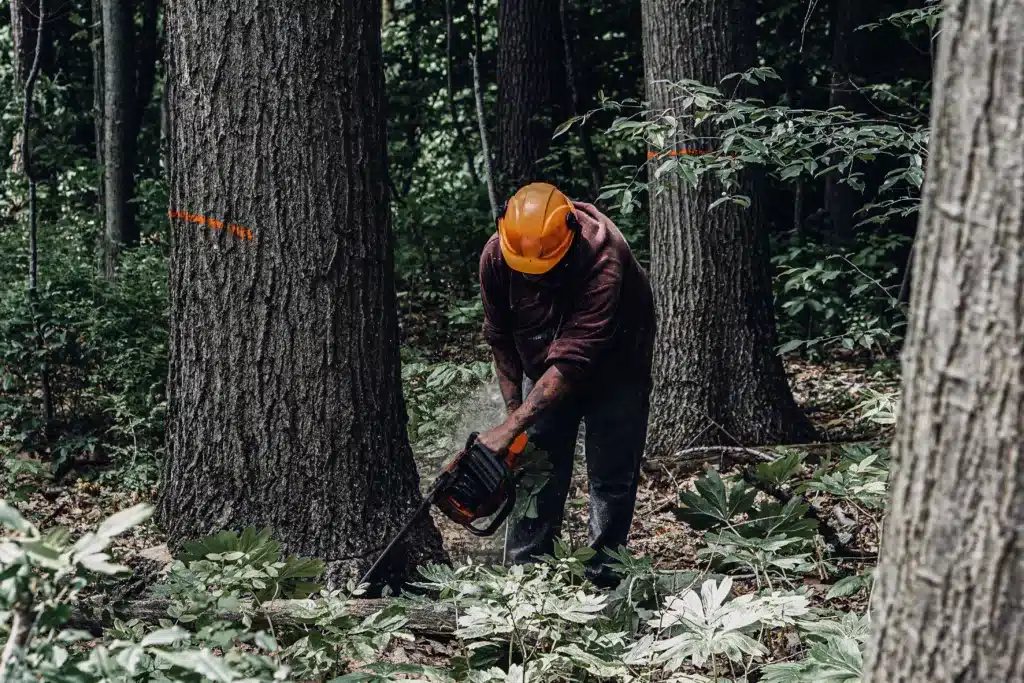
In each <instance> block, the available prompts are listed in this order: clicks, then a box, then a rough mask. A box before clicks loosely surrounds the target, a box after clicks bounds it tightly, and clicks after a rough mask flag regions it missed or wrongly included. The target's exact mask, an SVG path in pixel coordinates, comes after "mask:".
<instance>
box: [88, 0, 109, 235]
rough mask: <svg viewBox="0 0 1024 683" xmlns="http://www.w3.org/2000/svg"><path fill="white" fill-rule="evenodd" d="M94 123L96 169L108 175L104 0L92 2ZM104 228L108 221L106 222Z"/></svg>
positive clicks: (99, 187) (99, 199)
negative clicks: (104, 84)
mask: <svg viewBox="0 0 1024 683" xmlns="http://www.w3.org/2000/svg"><path fill="white" fill-rule="evenodd" d="M91 7H92V123H93V134H94V136H95V139H94V142H95V146H96V168H97V169H99V171H100V173H106V170H105V169H106V166H105V165H104V163H103V146H104V138H103V136H104V133H103V131H104V126H103V109H104V106H105V105H104V97H103V82H104V72H103V0H92V4H91ZM105 184H106V180H105V178H101V179H100V182H98V183H97V184H96V206H97V209H98V210H99V213H100V216H101V217H102V216H103V214H104V201H103V186H104V185H105ZM103 224H104V226H105V225H106V221H104V223H103Z"/></svg>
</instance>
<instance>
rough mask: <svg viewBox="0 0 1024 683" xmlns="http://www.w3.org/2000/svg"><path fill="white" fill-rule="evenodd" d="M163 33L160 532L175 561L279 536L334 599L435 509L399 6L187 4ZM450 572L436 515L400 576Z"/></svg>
mask: <svg viewBox="0 0 1024 683" xmlns="http://www.w3.org/2000/svg"><path fill="white" fill-rule="evenodd" d="M166 19H167V36H168V45H169V52H168V53H169V75H170V88H171V89H170V94H169V103H170V113H171V131H170V132H171V145H170V147H171V159H170V162H171V163H170V166H171V180H170V191H171V215H172V217H173V220H172V242H173V244H172V250H171V266H170V267H171V278H170V293H171V319H170V323H171V344H170V347H171V348H170V373H169V382H168V394H169V414H168V438H167V451H168V452H167V458H166V462H165V467H164V474H163V482H164V483H163V489H162V492H161V496H160V500H159V519H160V522H161V524H162V525H163V527H164V528H165V529H166V531H167V533H168V537H169V539H170V542H171V543H172V545H176V544H178V543H180V542H181V541H182V540H184V539H188V538H194V537H197V536H200V535H203V534H208V533H210V532H213V531H217V530H219V529H226V528H234V529H239V528H243V527H246V526H250V525H260V526H269V527H271V528H272V529H274V531H275V534H276V535H277V537H278V538H280V540H281V541H282V543H283V544H284V546H285V547H286V548H287V550H288V551H289V552H293V553H299V554H302V555H306V556H311V557H319V558H323V559H325V560H326V561H327V562H328V571H327V579H328V582H329V583H331V584H333V585H337V584H338V581H340V580H342V579H345V578H351V577H355V576H357V575H359V574H360V573H361V572H362V571H363V570H365V569H366V568H368V567H369V565H370V564H371V563H372V561H373V560H374V559H375V555H376V553H378V552H379V551H380V550H381V549H383V547H384V546H385V545H386V544H387V542H388V541H389V540H390V536H391V535H392V534H394V533H395V532H397V531H398V530H399V528H401V526H402V525H403V523H404V522H405V521H406V519H407V516H408V515H409V514H410V513H411V512H412V511H413V510H414V509H415V508H416V506H417V505H418V504H419V503H420V502H421V500H422V497H421V494H420V488H419V477H418V475H417V473H416V467H415V464H414V462H413V458H412V451H411V449H410V447H409V442H408V437H407V434H406V413H405V406H404V403H403V399H402V387H401V380H400V371H399V370H400V368H399V356H398V320H397V304H396V297H395V291H394V275H393V235H392V231H391V223H390V212H389V211H388V204H387V148H386V144H385V127H384V112H383V110H382V98H383V88H384V77H383V67H382V56H381V43H380V22H381V4H380V2H379V0H349V1H348V2H345V3H335V2H319V1H318V2H301V1H300V0H241V1H239V2H235V3H232V4H231V5H226V4H224V3H214V2H209V1H208V0H180V1H178V2H173V3H168V6H167V17H166ZM402 551H404V552H402ZM444 559H445V558H444V553H443V550H442V549H441V538H440V535H439V534H438V532H437V530H436V528H435V527H434V525H433V523H432V522H431V521H430V520H429V518H424V520H423V522H422V523H421V524H420V525H419V526H417V527H416V528H415V529H414V531H413V533H412V534H411V535H410V536H409V537H408V538H407V539H406V542H405V543H404V547H403V548H400V549H398V550H397V551H396V552H393V553H392V554H391V560H390V565H389V566H387V567H385V568H384V571H383V573H382V576H387V575H388V574H391V575H393V576H404V575H407V574H408V573H409V572H410V571H411V569H412V568H413V567H414V566H416V565H417V564H421V563H423V562H424V561H428V560H434V561H440V560H444Z"/></svg>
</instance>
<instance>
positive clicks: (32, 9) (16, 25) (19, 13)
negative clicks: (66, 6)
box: [10, 0, 39, 89]
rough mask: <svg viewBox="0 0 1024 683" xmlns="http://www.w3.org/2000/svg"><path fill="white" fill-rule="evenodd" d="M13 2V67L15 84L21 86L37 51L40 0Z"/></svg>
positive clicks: (16, 0) (15, 0) (17, 86)
mask: <svg viewBox="0 0 1024 683" xmlns="http://www.w3.org/2000/svg"><path fill="white" fill-rule="evenodd" d="M10 4H11V41H12V42H13V43H14V50H13V51H12V52H11V67H12V71H13V73H14V85H15V87H16V88H19V89H20V88H21V87H22V86H23V85H24V83H25V79H26V77H27V76H28V72H29V69H31V68H32V59H33V56H34V55H35V53H36V34H37V33H38V32H39V19H38V17H39V0H10Z"/></svg>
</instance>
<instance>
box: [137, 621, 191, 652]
mask: <svg viewBox="0 0 1024 683" xmlns="http://www.w3.org/2000/svg"><path fill="white" fill-rule="evenodd" d="M190 637H191V636H190V635H189V632H188V631H186V630H185V629H183V628H180V627H178V626H172V627H170V628H162V629H160V630H158V631H153V632H152V633H150V634H148V635H147V636H146V637H145V638H143V639H142V641H141V642H140V643H139V645H141V646H142V647H150V646H157V645H173V644H174V643H177V642H178V641H181V640H188V639H189V638H190Z"/></svg>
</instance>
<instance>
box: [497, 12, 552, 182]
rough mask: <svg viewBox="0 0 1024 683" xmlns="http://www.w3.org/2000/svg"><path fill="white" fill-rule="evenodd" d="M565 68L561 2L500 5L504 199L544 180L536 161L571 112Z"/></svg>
mask: <svg viewBox="0 0 1024 683" xmlns="http://www.w3.org/2000/svg"><path fill="white" fill-rule="evenodd" d="M563 64H564V47H563V44H562V31H561V19H560V17H559V11H558V2H556V1H555V0H502V2H500V3H499V4H498V175H499V192H500V193H501V194H503V195H508V194H509V193H510V192H511V191H512V189H513V188H516V187H519V186H521V185H523V184H526V183H529V182H533V181H535V180H540V179H541V178H540V175H539V171H538V169H537V161H538V160H539V159H541V157H543V156H544V155H546V154H547V152H548V149H549V147H550V145H551V136H552V135H553V134H554V131H555V127H556V126H557V125H558V123H559V122H560V121H561V119H562V117H564V116H565V111H566V106H565V105H566V96H565V93H566V86H565V69H564V66H563Z"/></svg>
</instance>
